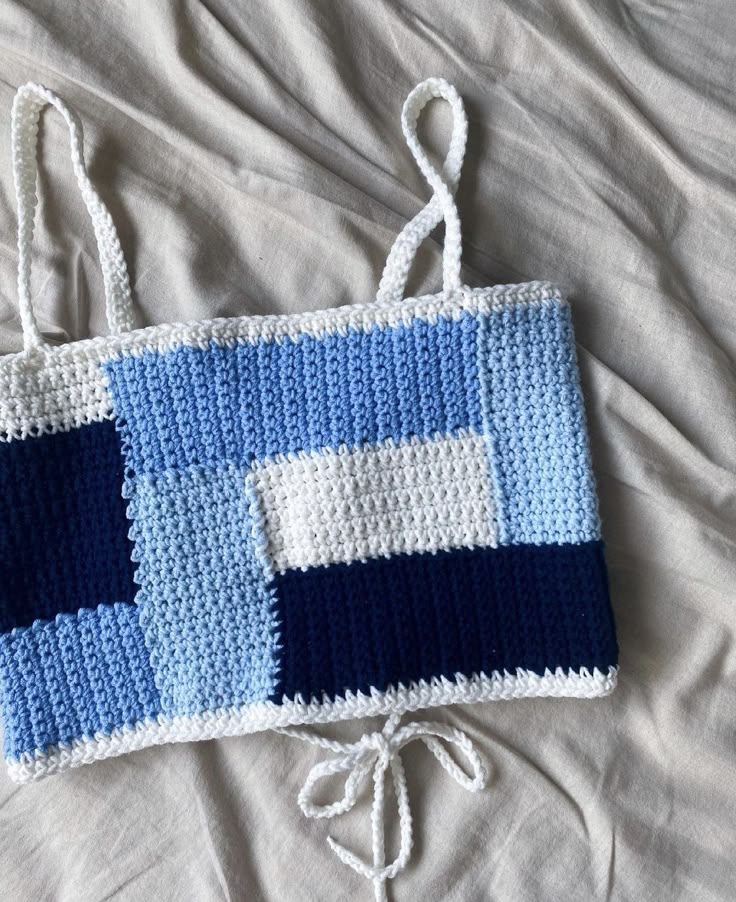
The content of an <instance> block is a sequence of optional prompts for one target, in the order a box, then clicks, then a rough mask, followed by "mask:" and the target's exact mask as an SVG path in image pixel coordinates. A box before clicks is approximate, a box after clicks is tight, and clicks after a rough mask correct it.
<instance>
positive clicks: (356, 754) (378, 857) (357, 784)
mask: <svg viewBox="0 0 736 902" xmlns="http://www.w3.org/2000/svg"><path fill="white" fill-rule="evenodd" d="M399 720H400V716H399V715H397V714H392V715H391V716H390V717H389V718H388V720H387V721H386V724H385V726H384V727H383V729H382V730H380V731H378V732H375V733H366V734H365V735H364V736H362V737H361V738H360V739H358V740H357V742H337V741H335V740H332V739H326V738H324V737H322V736H317V735H315V734H313V733H310V732H308V731H307V730H300V729H295V728H293V727H285V728H283V729H281V730H279V731H278V732H280V733H285V734H286V735H287V736H292V737H294V738H295V739H302V740H304V741H305V742H310V743H312V745H317V746H319V747H320V748H324V749H329V750H330V751H332V752H334V753H335V757H334V758H331V759H329V760H328V761H322V762H320V763H319V764H315V766H314V767H313V768H312V769H311V771H310V772H309V775H308V776H307V779H306V782H305V783H304V786H303V787H302V789H301V791H300V793H299V797H298V802H299V807H300V808H301V810H302V812H303V813H304V814H305V815H306V817H311V818H318V817H320V818H321V817H325V818H331V817H336V816H337V815H339V814H344V813H345V812H346V811H350V809H351V808H352V807H353V805H354V804H355V802H356V801H357V799H358V796H359V795H360V792H361V790H362V788H363V785H364V784H365V781H366V778H367V776H368V774H369V773H370V772H371V770H372V771H373V811H372V814H371V827H372V833H373V863H372V864H369V863H368V862H366V861H363V860H362V859H361V858H359V857H358V856H357V855H356V854H355V853H354V852H351V851H350V850H349V849H346V848H345V846H343V845H341V844H340V843H339V842H337V841H336V840H334V839H333V838H332V837H331V836H330V837H328V839H327V842H328V843H329V845H330V848H331V849H332V851H333V852H334V853H335V854H336V855H337V857H338V858H339V859H340V860H341V861H342V862H344V863H345V864H347V865H349V866H350V867H351V868H352V869H353V870H354V871H356V872H357V873H358V874H361V875H362V876H363V877H367V878H368V879H369V880H372V881H373V887H374V891H375V897H376V902H386V898H387V897H386V881H387V880H390V879H391V878H392V877H395V876H396V875H397V874H398V873H399V872H400V871H402V870H403V869H404V868H405V867H406V865H407V863H408V861H409V856H410V855H411V848H412V843H413V837H412V819H411V810H410V808H409V795H408V791H407V786H406V775H405V774H404V766H403V764H402V761H401V754H400V752H401V750H402V749H403V748H404V746H406V745H408V744H409V743H410V742H413V741H414V740H416V739H418V740H420V741H421V742H423V743H424V745H426V746H427V748H428V749H429V750H430V752H432V754H433V755H434V756H435V758H436V759H437V760H438V761H439V763H440V764H441V765H442V767H444V769H445V770H446V771H447V773H448V774H450V776H451V777H452V778H453V779H454V780H455V781H456V782H457V783H459V784H460V786H462V787H463V789H467V790H469V791H470V792H479V791H480V790H481V789H484V788H485V786H486V782H487V778H488V774H487V770H486V765H485V762H484V761H483V758H482V757H481V755H480V754H479V752H478V751H477V749H476V748H475V746H474V745H473V743H472V741H471V739H470V737H469V736H468V735H467V734H466V733H463V731H462V730H458V729H456V728H455V727H450V726H447V725H446V724H441V723H434V722H430V721H421V720H418V721H412V722H411V723H407V724H405V725H404V726H403V727H401V728H399ZM441 740H442V741H444V742H445V743H447V744H448V745H454V746H456V747H457V748H458V749H460V750H461V751H462V752H463V753H464V755H465V757H466V759H467V761H468V763H469V765H470V770H471V773H470V775H469V774H468V773H466V772H465V771H464V770H463V768H461V767H460V766H459V765H458V764H456V763H455V761H454V760H453V759H452V758H451V757H450V754H449V752H448V751H447V749H446V748H445V747H444V746H443V745H442V741H441ZM389 769H390V770H391V777H392V779H393V784H394V791H395V793H396V800H397V805H398V810H399V826H400V832H401V844H400V848H399V853H398V855H397V856H396V858H395V859H394V861H392V862H391V864H389V865H387V864H386V852H385V846H384V801H385V778H386V772H387V771H388V770H389ZM335 774H347V778H346V780H345V792H344V794H343V797H342V798H341V799H340V800H339V801H337V802H332V803H331V804H328V805H318V804H317V803H315V802H314V801H312V796H313V790H314V787H315V785H316V784H317V783H318V782H319V781H320V780H321V779H323V778H324V777H330V776H334V775H335Z"/></svg>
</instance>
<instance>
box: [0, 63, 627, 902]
mask: <svg viewBox="0 0 736 902" xmlns="http://www.w3.org/2000/svg"><path fill="white" fill-rule="evenodd" d="M432 97H441V98H444V99H445V100H446V101H447V102H449V104H450V106H451V109H452V113H453V117H454V119H453V122H454V125H453V132H452V138H451V142H450V147H449V152H448V155H447V158H446V160H445V163H444V165H443V168H442V170H441V171H438V170H437V169H436V168H435V167H434V166H433V165H432V163H431V162H430V160H429V158H428V156H427V154H426V153H425V151H424V149H423V148H422V146H421V145H420V143H419V141H418V138H417V134H416V123H417V118H418V116H419V113H420V111H421V109H422V108H423V107H424V106H425V104H426V103H427V102H428V101H429V100H430V99H431V98H432ZM47 103H50V104H53V106H55V107H56V109H57V110H58V111H59V112H60V113H61V114H62V115H63V117H64V118H65V120H66V122H67V124H68V126H69V129H70V132H71V149H72V160H73V165H74V170H75V173H76V176H77V179H78V182H79V186H80V189H81V192H82V197H83V199H84V201H85V204H86V206H87V208H88V210H89V213H90V215H91V217H92V222H93V224H94V229H95V235H96V238H97V244H98V249H99V255H100V261H101V265H102V270H103V274H104V284H105V294H106V302H107V314H108V321H109V328H110V334H109V335H108V336H105V337H98V338H93V339H88V340H83V341H77V342H73V343H71V344H67V345H64V346H58V347H54V346H50V345H49V344H47V343H46V342H45V340H44V339H43V337H42V334H41V332H40V330H39V327H38V324H37V322H36V319H35V316H34V312H33V309H32V305H31V290H30V245H31V239H32V234H33V220H34V211H35V206H36V193H35V184H36V154H35V145H36V135H37V130H38V121H39V116H40V111H41V109H42V107H43V106H44V105H46V104H47ZM402 127H403V131H404V134H405V136H406V140H407V142H408V145H409V149H410V150H411V152H412V154H413V155H414V158H415V160H416V162H417V164H418V165H419V168H420V169H421V171H422V173H423V175H424V177H425V178H426V180H427V182H428V183H429V185H430V187H431V189H432V191H433V195H432V198H431V200H430V201H429V203H428V204H427V205H426V207H425V208H424V209H423V210H421V212H419V213H418V214H417V215H416V216H415V217H414V219H413V220H412V221H411V222H410V223H408V224H407V225H406V227H405V228H404V229H403V231H402V232H401V234H400V235H399V236H398V238H397V240H396V242H395V244H394V246H393V248H392V250H391V252H390V254H389V257H388V261H387V263H386V268H385V271H384V274H383V278H382V279H381V282H380V286H379V289H378V296H377V299H376V301H375V302H374V303H372V304H367V305H356V306H348V307H340V308H337V309H327V310H323V311H320V312H318V313H306V314H299V315H288V316H264V317H238V318H233V319H215V320H209V321H205V322H197V323H187V324H169V325H162V326H152V327H149V328H144V329H138V330H135V329H133V328H132V327H133V314H132V308H131V295H130V289H129V284H128V276H127V271H126V268H125V261H124V259H123V255H122V251H121V248H120V244H119V242H118V238H117V234H116V232H115V228H114V226H113V223H112V220H111V218H110V215H109V213H108V211H107V210H106V208H105V207H104V205H103V204H102V202H101V200H100V198H99V196H98V195H97V193H96V192H95V190H94V188H93V186H92V185H91V183H90V180H89V178H88V176H87V172H86V168H85V164H84V158H83V149H82V146H83V142H82V130H81V124H80V122H79V120H78V119H77V117H76V115H75V114H74V113H73V112H72V111H70V110H69V109H68V107H66V105H65V104H64V103H63V102H62V101H61V100H60V99H59V98H58V97H57V96H56V95H55V94H53V93H51V92H50V91H48V90H47V89H45V88H43V87H41V86H39V85H33V84H29V85H26V86H24V87H23V88H21V89H20V90H19V91H18V94H17V96H16V99H15V103H14V106H13V113H12V140H13V148H12V149H13V166H14V174H15V183H16V190H17V195H18V222H19V232H18V234H19V241H18V250H19V278H18V290H19V301H20V317H21V321H22V325H23V333H24V349H23V351H21V352H19V353H17V354H12V355H9V356H6V357H5V358H3V359H0V503H1V504H2V516H0V693H1V695H0V700H1V704H2V715H3V723H4V754H5V759H6V761H7V765H8V768H9V771H10V774H11V776H12V777H13V778H14V779H16V780H18V781H28V780H33V779H35V778H38V777H41V776H43V775H45V774H50V773H53V772H55V771H58V770H61V769H64V768H68V767H74V766H76V765H80V764H84V763H87V762H90V761H93V760H94V759H99V758H106V757H108V756H112V755H120V754H122V753H124V752H128V751H131V750H134V749H139V748H142V747H144V746H148V745H152V744H155V743H163V742H173V741H183V740H192V739H206V738H211V737H219V736H226V735H233V734H243V733H248V732H252V731H255V730H263V729H267V728H274V729H280V728H284V727H287V726H289V725H295V724H300V725H305V724H324V723H327V722H330V721H336V720H341V719H346V718H357V717H361V716H363V715H370V714H379V713H383V714H388V715H390V718H389V722H388V724H387V726H386V727H385V728H384V730H383V731H381V732H380V733H378V734H375V733H374V734H370V735H369V736H367V737H363V739H362V740H360V741H358V742H357V743H354V744H351V745H348V746H342V745H340V744H337V743H331V742H329V741H328V740H324V739H322V738H321V737H318V736H316V735H313V734H312V733H311V732H309V731H295V732H296V734H297V735H299V736H301V737H302V738H308V739H309V740H310V741H316V742H318V743H320V744H323V745H326V747H328V748H330V749H332V750H333V751H337V752H338V755H337V758H336V759H335V760H333V761H332V762H328V763H327V765H323V766H319V765H318V767H317V768H316V769H315V771H314V772H313V773H312V774H311V775H310V781H309V782H308V786H306V787H305V790H304V792H303V794H302V796H301V797H300V803H301V804H302V808H303V809H304V810H305V812H306V813H308V814H312V815H313V816H314V815H321V816H324V815H331V814H334V813H339V811H342V810H346V809H347V808H348V807H350V805H351V804H352V802H353V801H354V794H355V793H356V792H357V789H358V787H359V785H360V784H361V783H362V781H363V780H364V778H365V777H366V775H367V774H368V773H369V771H370V770H371V768H372V767H373V763H374V762H376V763H375V767H376V770H375V773H374V777H375V780H376V796H377V801H376V802H375V803H374V804H376V805H378V804H379V802H380V805H382V804H383V802H382V792H383V789H382V787H383V776H384V772H385V771H386V769H387V768H390V769H391V771H392V773H393V776H394V785H395V787H396V793H397V795H398V796H399V810H400V813H401V816H402V822H401V823H402V831H401V833H402V848H401V852H400V854H399V856H398V858H397V859H396V861H394V862H393V864H392V865H389V866H386V865H385V861H384V859H383V851H382V840H380V841H379V839H378V838H377V837H376V836H375V832H374V860H373V862H372V864H366V863H365V862H361V861H360V860H359V859H357V858H356V857H355V856H353V854H352V853H350V852H348V851H347V850H345V849H343V848H342V847H341V846H339V845H338V844H337V843H334V844H333V845H334V847H335V848H336V851H338V854H340V855H341V857H343V859H344V860H346V861H347V863H348V864H350V865H351V866H353V867H355V869H356V870H359V871H361V873H365V874H366V876H369V877H370V878H371V879H372V880H373V881H374V883H375V885H376V888H377V889H376V892H377V894H379V892H384V891H385V880H386V879H388V878H389V877H391V876H394V874H395V873H396V872H397V871H398V870H400V868H401V867H403V865H404V864H405V862H406V859H407V858H408V848H407V845H408V846H409V847H410V845H411V836H410V832H409V833H407V830H408V827H407V820H408V810H407V809H406V796H405V789H406V787H405V784H404V783H403V771H402V770H401V764H400V761H399V758H398V750H399V748H400V747H401V746H402V745H405V744H406V742H408V741H411V740H412V739H413V738H421V739H423V740H424V742H425V744H426V745H427V746H428V747H429V749H430V751H432V752H433V753H434V754H435V755H436V757H437V758H438V760H439V761H440V763H442V764H443V766H445V767H446V768H447V769H448V770H449V771H450V773H452V775H453V776H455V778H456V779H458V780H459V781H460V782H462V781H463V780H464V781H465V782H464V783H463V785H466V786H467V787H468V788H470V789H477V788H479V787H480V786H482V785H483V782H484V768H483V766H482V762H481V759H480V757H479V756H478V754H477V752H476V751H475V749H474V748H473V747H472V745H471V744H470V741H469V739H468V737H467V736H465V734H463V733H460V731H458V730H454V729H452V728H450V727H443V726H442V725H440V724H427V723H424V722H411V723H409V724H407V725H406V726H404V727H399V725H398V715H399V714H401V713H402V712H406V711H413V710H416V709H420V708H427V707H430V706H436V705H446V704H450V703H454V702H481V701H490V700H494V699H512V698H519V697H522V696H523V697H528V696H579V697H592V696H599V695H604V694H606V693H607V692H609V691H610V690H611V689H612V688H613V686H614V684H615V679H616V665H617V647H616V639H615V632H614V624H613V619H612V614H611V608H610V605H609V599H608V593H607V581H606V571H605V565H604V560H603V553H602V545H601V538H600V528H599V518H598V512H597V502H596V495H595V486H594V481H593V475H592V471H591V462H590V455H589V449H588V441H587V436H586V428H585V420H584V411H583V402H582V397H581V392H580V386H579V380H578V373H577V366H576V358H575V345H574V341H573V334H572V327H571V321H570V311H569V308H568V305H567V303H566V302H565V300H564V299H563V298H562V297H561V295H560V293H559V291H558V290H557V289H556V288H554V287H553V286H552V285H550V284H547V283H545V282H531V283H527V284H522V285H511V286H499V287H495V288H472V289H471V288H468V287H466V286H464V285H463V284H462V283H461V281H460V252H461V234H460V222H459V219H458V213H457V209H456V206H455V202H454V194H455V190H456V188H457V184H458V180H459V177H460V169H461V165H462V161H463V157H464V152H465V143H466V135H467V121H466V117H465V112H464V108H463V103H462V100H461V99H460V97H459V96H458V94H457V92H456V91H455V89H454V88H452V87H451V86H450V85H448V84H447V82H445V81H444V80H442V79H429V80H428V81H426V82H423V83H422V84H420V85H419V86H418V87H417V88H415V89H414V91H412V92H411V94H410V95H409V97H408V99H407V101H406V104H405V106H404V110H403V114H402ZM443 218H444V221H445V229H446V237H445V246H444V256H443V266H442V269H443V287H442V291H441V292H439V293H437V294H434V295H430V296H425V297H419V298H404V289H405V285H406V281H407V276H408V272H409V268H410V266H411V263H412V260H413V258H414V255H415V253H416V251H417V249H418V247H419V245H420V243H421V242H422V241H423V240H424V239H425V238H426V237H427V236H428V235H429V233H430V232H431V231H432V230H433V228H434V227H435V226H436V225H437V224H438V223H439V222H440V220H441V219H443ZM440 739H444V740H446V741H448V742H450V743H456V744H457V745H458V746H459V747H460V749H461V750H464V751H465V753H466V755H467V756H468V761H469V764H470V768H471V776H470V777H468V776H467V775H466V774H463V772H462V771H460V769H459V768H458V766H457V765H456V764H455V763H454V762H453V761H452V759H450V758H449V757H448V756H447V753H446V752H445V751H444V750H443V748H442V746H441V745H440ZM443 756H444V758H443ZM320 767H321V768H322V769H321V770H320ZM452 768H454V769H455V771H456V772H453V771H452ZM338 772H346V773H347V772H349V773H350V777H349V779H348V784H347V786H346V796H345V799H343V800H342V801H341V802H340V803H336V805H335V806H326V807H325V808H320V806H317V805H315V804H314V803H312V802H311V801H310V799H309V793H310V787H311V784H312V783H314V782H316V780H317V779H319V778H320V777H321V776H324V775H325V774H327V773H338ZM376 775H379V776H380V779H379V776H376ZM379 782H380V796H381V797H380V799H379V798H378V796H379ZM351 794H352V795H351ZM402 799H403V803H404V807H403V808H402ZM336 806H337V809H339V811H337V810H333V809H335V807H336ZM379 807H380V806H379ZM377 820H378V818H374V831H375V822H376V821H377ZM409 826H410V824H409ZM376 846H378V848H377V849H376Z"/></svg>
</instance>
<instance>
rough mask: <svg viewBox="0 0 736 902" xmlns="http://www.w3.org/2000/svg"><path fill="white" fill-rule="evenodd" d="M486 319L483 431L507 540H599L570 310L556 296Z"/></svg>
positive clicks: (480, 347)
mask: <svg viewBox="0 0 736 902" xmlns="http://www.w3.org/2000/svg"><path fill="white" fill-rule="evenodd" d="M480 319H481V322H480V330H479V336H478V342H479V345H478V351H479V360H478V371H479V373H480V379H481V404H482V408H483V429H484V431H485V434H486V436H487V438H488V442H489V453H490V458H491V468H492V472H493V481H494V486H495V490H496V504H497V516H498V524H499V541H500V543H501V544H521V543H528V544H535V545H539V544H545V543H563V542H574V543H577V542H588V541H594V540H596V539H599V538H600V522H599V518H598V507H597V501H596V493H595V483H594V480H593V471H592V467H591V460H590V450H589V447H588V438H587V432H586V425H585V411H584V408H583V398H582V393H581V391H580V382H579V378H578V370H577V360H576V355H575V340H574V337H573V332H572V324H571V321H570V308H569V307H568V305H567V304H566V303H565V302H564V301H560V300H555V299H550V300H546V301H541V302H538V303H533V304H515V305H511V304H509V305H508V306H505V307H502V308H499V309H498V310H493V311H492V312H490V313H488V314H486V315H483V316H482V317H481V318H480Z"/></svg>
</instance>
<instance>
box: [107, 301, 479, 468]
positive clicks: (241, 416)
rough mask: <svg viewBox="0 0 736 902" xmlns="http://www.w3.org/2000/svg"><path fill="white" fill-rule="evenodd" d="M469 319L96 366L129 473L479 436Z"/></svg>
mask: <svg viewBox="0 0 736 902" xmlns="http://www.w3.org/2000/svg"><path fill="white" fill-rule="evenodd" d="M477 335H478V320H477V317H476V316H475V315H474V314H470V313H462V314H460V315H458V316H457V317H453V318H448V317H438V318H437V320H436V321H434V322H428V321H425V320H414V321H412V322H410V323H409V324H402V325H399V326H396V327H381V326H375V327H374V328H372V329H369V330H367V331H356V330H350V331H348V332H347V334H335V335H323V336H320V337H313V336H310V335H302V336H300V337H299V338H297V339H291V338H286V339H284V340H283V341H272V340H271V341H266V340H261V341H259V342H257V343H255V344H250V343H247V344H239V345H234V346H233V345H230V346H220V345H217V344H216V343H214V342H213V343H212V344H211V345H210V346H209V347H208V348H206V349H201V348H192V347H179V348H176V349H174V350H170V351H163V352H146V353H143V354H141V355H126V356H123V357H121V358H120V359H118V360H114V361H112V362H110V363H107V364H105V369H106V372H107V373H108V375H109V379H110V390H111V393H112V396H113V401H114V407H115V413H116V414H117V416H118V417H120V419H121V420H122V421H124V422H125V423H126V424H127V434H128V447H127V455H126V463H127V465H128V467H129V468H130V469H132V470H133V471H134V472H135V473H137V474H139V475H140V474H143V473H160V472H163V471H165V470H169V469H185V468H187V467H190V466H193V465H198V466H220V465H221V464H222V463H223V461H233V462H236V463H247V462H249V461H250V460H251V459H252V458H253V457H255V458H256V459H259V460H261V459H263V458H264V457H267V456H271V455H274V454H287V453H289V452H293V451H300V450H307V451H315V450H319V449H321V448H336V447H338V446H339V445H342V444H347V445H359V444H360V445H362V444H367V443H377V442H382V441H385V440H386V439H389V438H392V439H394V440H396V441H400V440H401V439H405V438H408V437H410V436H419V437H423V438H427V437H430V436H432V435H435V434H437V433H441V434H452V433H456V432H457V431H458V430H459V429H463V428H471V429H476V430H477V431H480V425H481V411H480V399H479V396H478V373H477V369H476V366H477V353H476V347H477V341H478V338H477Z"/></svg>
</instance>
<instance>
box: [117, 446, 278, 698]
mask: <svg viewBox="0 0 736 902" xmlns="http://www.w3.org/2000/svg"><path fill="white" fill-rule="evenodd" d="M127 491H128V493H129V494H130V495H131V503H130V508H129V514H130V516H131V517H132V519H133V525H132V528H131V535H132V538H133V539H134V541H135V543H136V548H135V555H136V559H137V561H138V572H137V580H138V582H140V584H141V590H140V592H139V594H138V596H137V601H138V604H139V607H140V621H141V626H142V628H143V632H144V635H145V638H146V644H147V646H148V649H149V651H150V656H151V665H152V667H153V671H154V678H155V680H156V685H157V686H158V688H159V691H160V693H161V704H162V707H163V710H164V713H166V714H194V713H197V712H199V711H206V710H214V709H216V708H223V707H228V706H231V705H240V704H243V703H247V702H255V701H261V700H264V699H267V698H269V697H270V696H271V695H272V693H273V691H274V688H275V685H276V677H277V652H278V634H277V629H276V623H275V620H274V614H273V599H272V596H271V593H270V591H269V588H268V587H267V582H266V574H265V572H264V570H263V568H262V566H261V564H260V563H259V560H258V559H257V557H256V554H255V548H254V542H253V535H252V521H251V515H250V512H249V503H248V496H247V495H246V487H245V471H244V468H243V467H240V466H236V465H234V464H224V465H223V466H222V467H221V468H219V469H204V468H202V467H193V468H191V469H189V470H187V471H183V472H179V471H171V470H170V471H167V472H165V473H161V474H159V475H158V476H155V477H151V476H144V477H138V478H137V479H135V480H131V481H130V482H129V483H128V486H127Z"/></svg>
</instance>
